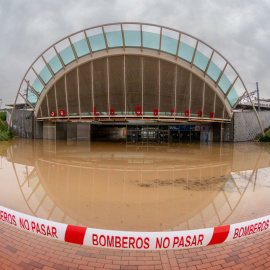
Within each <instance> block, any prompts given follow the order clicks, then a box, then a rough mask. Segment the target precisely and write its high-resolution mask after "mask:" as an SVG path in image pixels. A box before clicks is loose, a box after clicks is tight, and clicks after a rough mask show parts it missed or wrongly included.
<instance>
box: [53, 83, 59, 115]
mask: <svg viewBox="0 0 270 270" xmlns="http://www.w3.org/2000/svg"><path fill="white" fill-rule="evenodd" d="M54 95H55V106H56V113H57V116H59V111H58V99H57V93H56V84H54Z"/></svg>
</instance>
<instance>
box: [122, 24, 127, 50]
mask: <svg viewBox="0 0 270 270" xmlns="http://www.w3.org/2000/svg"><path fill="white" fill-rule="evenodd" d="M121 33H122V41H123V49H124V51H125V50H126V45H125V35H124V31H123V24H122V23H121Z"/></svg>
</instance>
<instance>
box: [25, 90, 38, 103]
mask: <svg viewBox="0 0 270 270" xmlns="http://www.w3.org/2000/svg"><path fill="white" fill-rule="evenodd" d="M27 100H28V101H29V102H30V103H31V104H32V105H33V106H34V107H36V104H37V96H36V95H35V94H34V93H33V91H32V90H31V89H28V97H27Z"/></svg>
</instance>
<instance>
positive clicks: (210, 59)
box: [204, 50, 215, 77]
mask: <svg viewBox="0 0 270 270" xmlns="http://www.w3.org/2000/svg"><path fill="white" fill-rule="evenodd" d="M214 52H215V51H214V50H213V51H212V54H211V56H210V58H209V61H208V63H207V66H206V69H205V71H204V77H205V76H206V74H207V71H208V68H209V66H210V63H211V61H212V58H213V55H214Z"/></svg>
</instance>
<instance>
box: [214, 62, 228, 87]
mask: <svg viewBox="0 0 270 270" xmlns="http://www.w3.org/2000/svg"><path fill="white" fill-rule="evenodd" d="M227 65H228V62H226V64H225V66H224V68H223V70H222V72H221V73H220V74H219V77H218V79H217V81H216V87H217V86H218V83H219V81H220V79H221V77H222V75H223V74H224V72H225V69H226V67H227Z"/></svg>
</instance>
